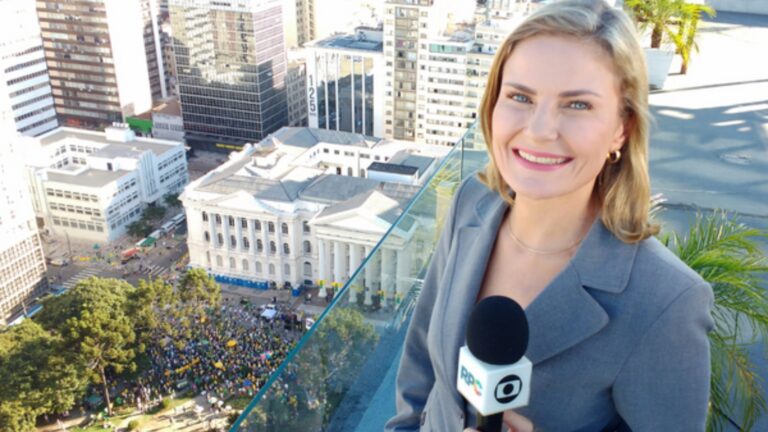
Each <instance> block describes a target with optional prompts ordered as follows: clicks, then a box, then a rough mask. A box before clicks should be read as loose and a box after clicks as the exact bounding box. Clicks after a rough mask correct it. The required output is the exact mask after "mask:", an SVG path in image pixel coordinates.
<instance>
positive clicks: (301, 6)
mask: <svg viewBox="0 0 768 432" xmlns="http://www.w3.org/2000/svg"><path fill="white" fill-rule="evenodd" d="M283 23H284V28H285V46H286V47H287V48H288V49H290V48H297V47H302V46H304V44H305V43H307V42H309V41H311V40H314V39H315V37H316V36H315V35H316V31H315V0H285V1H284V3H283Z"/></svg>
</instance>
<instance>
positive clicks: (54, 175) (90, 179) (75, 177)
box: [47, 168, 131, 188]
mask: <svg viewBox="0 0 768 432" xmlns="http://www.w3.org/2000/svg"><path fill="white" fill-rule="evenodd" d="M47 174H48V180H47V181H50V182H56V183H66V184H71V185H76V186H88V187H93V188H100V187H103V186H106V185H108V184H110V183H112V182H113V181H115V180H117V179H119V178H122V177H124V176H126V175H129V174H131V171H125V170H117V171H102V170H95V169H90V168H89V169H87V170H85V171H84V172H82V173H80V174H64V173H58V172H55V171H48V173H47Z"/></svg>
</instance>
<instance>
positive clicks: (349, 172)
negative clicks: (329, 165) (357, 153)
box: [347, 167, 352, 176]
mask: <svg viewBox="0 0 768 432" xmlns="http://www.w3.org/2000/svg"><path fill="white" fill-rule="evenodd" d="M347 175H348V176H352V167H347Z"/></svg>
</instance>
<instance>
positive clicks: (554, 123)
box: [526, 103, 558, 142]
mask: <svg viewBox="0 0 768 432" xmlns="http://www.w3.org/2000/svg"><path fill="white" fill-rule="evenodd" d="M526 129H527V131H528V134H529V135H530V137H531V139H533V140H535V141H541V142H548V141H554V140H556V139H557V136H558V119H557V110H556V109H555V107H552V106H550V105H549V104H543V103H539V104H536V105H534V106H533V108H532V110H531V113H530V116H529V117H528V125H527V128H526Z"/></svg>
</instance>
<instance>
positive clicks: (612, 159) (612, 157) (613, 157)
mask: <svg viewBox="0 0 768 432" xmlns="http://www.w3.org/2000/svg"><path fill="white" fill-rule="evenodd" d="M606 159H608V163H610V164H615V163H616V162H618V161H619V159H621V150H614V151H612V152H610V153H608V156H607V157H606Z"/></svg>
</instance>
